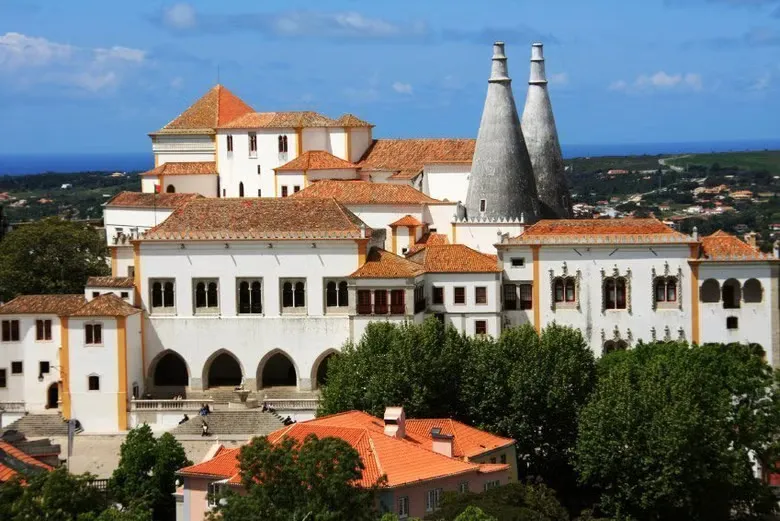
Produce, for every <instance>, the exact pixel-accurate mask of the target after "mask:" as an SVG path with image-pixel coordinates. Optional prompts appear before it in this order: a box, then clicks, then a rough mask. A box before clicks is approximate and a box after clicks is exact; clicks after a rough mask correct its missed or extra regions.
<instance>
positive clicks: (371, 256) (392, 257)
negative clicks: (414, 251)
mask: <svg viewBox="0 0 780 521" xmlns="http://www.w3.org/2000/svg"><path fill="white" fill-rule="evenodd" d="M422 273H423V268H422V266H420V265H419V264H417V263H416V262H412V261H410V260H406V259H404V258H403V257H399V256H398V255H396V254H394V253H390V252H389V251H385V250H382V249H380V248H371V251H369V252H368V255H367V256H366V262H365V263H364V264H363V265H362V266H361V267H360V268H358V269H357V271H355V272H354V273H353V274H352V275H350V278H353V279H408V278H413V277H416V276H417V275H421V274H422Z"/></svg>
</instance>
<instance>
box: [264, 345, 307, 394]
mask: <svg viewBox="0 0 780 521" xmlns="http://www.w3.org/2000/svg"><path fill="white" fill-rule="evenodd" d="M300 374H301V373H300V371H298V365H297V364H296V363H295V360H294V359H293V357H291V356H290V355H289V354H287V353H286V352H285V351H283V350H281V349H273V350H271V351H269V352H268V353H266V355H265V356H264V357H263V358H262V360H260V363H259V364H258V365H257V388H258V389H263V388H266V387H297V386H298V377H299V375H300Z"/></svg>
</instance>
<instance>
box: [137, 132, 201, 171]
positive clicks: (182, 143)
mask: <svg viewBox="0 0 780 521" xmlns="http://www.w3.org/2000/svg"><path fill="white" fill-rule="evenodd" d="M152 151H153V152H154V154H155V155H156V156H157V166H159V165H162V164H165V163H187V162H192V161H214V151H215V150H214V137H213V136H211V135H200V136H198V135H180V136H174V135H168V136H165V135H163V136H155V137H154V138H153V141H152Z"/></svg>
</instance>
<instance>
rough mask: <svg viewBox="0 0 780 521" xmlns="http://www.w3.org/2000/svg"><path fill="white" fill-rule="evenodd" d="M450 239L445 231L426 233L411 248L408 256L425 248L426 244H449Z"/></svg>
mask: <svg viewBox="0 0 780 521" xmlns="http://www.w3.org/2000/svg"><path fill="white" fill-rule="evenodd" d="M449 243H450V240H449V239H448V238H447V236H446V235H445V234H443V233H424V234H423V235H422V237H420V239H419V240H418V241H417V242H416V243H414V244H413V245H412V247H411V248H409V251H408V252H407V253H406V255H407V256H409V255H412V254H413V253H416V252H418V251H420V250H421V249H423V248H424V247H425V246H426V245H436V244H449Z"/></svg>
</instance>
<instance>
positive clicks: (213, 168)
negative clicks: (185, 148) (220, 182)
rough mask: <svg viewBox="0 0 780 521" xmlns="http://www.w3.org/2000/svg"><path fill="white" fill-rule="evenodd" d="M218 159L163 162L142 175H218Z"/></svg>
mask: <svg viewBox="0 0 780 521" xmlns="http://www.w3.org/2000/svg"><path fill="white" fill-rule="evenodd" d="M217 174H218V172H217V163H216V161H184V162H173V163H163V164H161V165H160V166H158V167H156V168H153V169H151V170H148V171H146V172H144V173H142V174H141V175H142V176H158V175H163V176H170V175H217Z"/></svg>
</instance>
